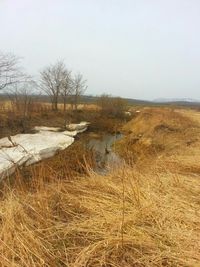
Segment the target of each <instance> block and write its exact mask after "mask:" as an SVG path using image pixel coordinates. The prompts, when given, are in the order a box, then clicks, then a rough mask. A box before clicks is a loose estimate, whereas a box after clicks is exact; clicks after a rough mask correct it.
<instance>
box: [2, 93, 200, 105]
mask: <svg viewBox="0 0 200 267" xmlns="http://www.w3.org/2000/svg"><path fill="white" fill-rule="evenodd" d="M33 98H34V99H35V100H36V101H38V102H50V98H49V96H47V95H33ZM98 98H99V96H93V95H83V96H81V99H80V102H81V103H86V104H87V103H88V104H92V103H95V102H96V101H97V100H98ZM124 99H126V100H127V101H128V103H129V104H130V105H142V106H144V105H148V106H160V105H162V106H163V105H164V106H166V105H175V106H200V101H199V100H196V99H191V98H158V99H155V100H152V101H148V100H142V99H134V98H124ZM1 100H2V101H5V100H9V96H8V95H7V94H3V93H2V94H0V101H1ZM59 102H60V103H61V102H62V100H61V99H60V101H59Z"/></svg>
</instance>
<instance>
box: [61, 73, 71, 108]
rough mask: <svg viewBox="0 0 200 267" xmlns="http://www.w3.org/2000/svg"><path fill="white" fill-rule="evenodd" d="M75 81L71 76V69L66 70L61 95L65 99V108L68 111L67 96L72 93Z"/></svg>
mask: <svg viewBox="0 0 200 267" xmlns="http://www.w3.org/2000/svg"><path fill="white" fill-rule="evenodd" d="M72 90H73V81H72V77H71V71H69V70H67V69H66V70H65V77H63V85H62V88H61V97H62V99H63V110H64V112H66V104H67V98H68V97H69V95H70V94H71V93H72Z"/></svg>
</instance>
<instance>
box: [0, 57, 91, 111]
mask: <svg viewBox="0 0 200 267" xmlns="http://www.w3.org/2000/svg"><path fill="white" fill-rule="evenodd" d="M20 63H21V58H18V57H16V56H15V55H13V54H6V53H2V52H0V90H1V91H2V90H4V92H5V90H6V92H9V93H10V97H11V100H12V101H13V102H15V103H19V101H18V100H19V98H20V97H21V98H22V97H23V100H24V102H25V103H26V105H28V103H29V102H30V95H31V94H32V92H33V91H34V90H35V88H39V89H40V90H41V91H42V92H43V93H44V94H46V95H48V96H49V98H50V101H51V105H52V110H54V111H57V110H58V102H59V100H60V99H62V103H63V109H64V111H66V105H67V103H70V104H71V107H72V109H74V110H77V107H78V103H79V100H80V96H81V95H82V94H84V92H85V91H86V89H87V84H86V80H85V79H84V78H83V76H82V74H81V73H76V74H75V75H73V73H72V71H71V70H69V69H68V68H67V67H66V65H65V63H64V61H62V60H60V61H57V62H56V63H55V64H52V65H49V66H46V67H45V68H44V69H43V70H42V71H40V78H39V81H38V82H36V81H34V80H33V79H32V77H31V76H29V75H27V74H26V73H24V71H23V69H22V67H21V65H20Z"/></svg>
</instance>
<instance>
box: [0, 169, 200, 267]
mask: <svg viewBox="0 0 200 267" xmlns="http://www.w3.org/2000/svg"><path fill="white" fill-rule="evenodd" d="M35 179H37V182H34V181H33V183H32V186H30V187H29V189H24V188H25V187H23V186H21V187H14V188H12V189H11V188H7V189H6V187H5V188H4V191H3V196H2V199H1V202H0V218H1V223H0V225H1V228H0V229H1V230H0V238H1V246H0V258H1V266H3V267H8V266H9V267H10V266H13V267H14V266H20V267H23V266H27V267H29V266H52V267H54V266H73V267H79V266H81V267H82V266H102V267H103V266H104V267H105V266H106V267H108V266H109V267H110V266H118V267H120V266H130V267H132V266H137V267H140V266H142V267H143V266H149V267H150V266H184V267H185V266H190V267H191V266H198V263H199V260H200V243H199V241H200V213H199V204H200V203H199V195H200V186H199V180H198V179H194V178H193V179H188V178H187V177H185V176H179V177H178V179H177V177H176V176H175V175H173V174H171V173H166V174H162V175H160V174H158V173H156V172H155V171H154V172H152V173H150V172H149V174H148V175H143V174H141V173H139V172H137V171H136V170H135V171H134V170H133V169H130V168H128V167H123V168H121V169H120V170H118V171H117V172H113V173H112V174H110V175H108V176H99V175H96V174H90V176H89V177H82V178H80V179H76V180H73V181H64V180H55V179H54V180H52V181H50V182H49V183H48V184H47V183H43V179H42V172H41V174H40V177H37V178H36V177H35Z"/></svg>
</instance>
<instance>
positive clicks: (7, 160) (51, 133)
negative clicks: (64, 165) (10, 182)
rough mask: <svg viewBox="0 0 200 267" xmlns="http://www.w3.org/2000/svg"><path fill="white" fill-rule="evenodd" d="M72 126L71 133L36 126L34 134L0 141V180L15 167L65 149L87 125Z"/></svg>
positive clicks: (29, 163)
mask: <svg viewBox="0 0 200 267" xmlns="http://www.w3.org/2000/svg"><path fill="white" fill-rule="evenodd" d="M72 125H73V127H71V128H70V127H69V128H70V129H72V130H71V131H69V130H68V131H63V132H61V129H60V128H56V127H44V126H37V127H35V128H34V130H36V131H38V132H37V133H35V134H17V135H15V136H12V137H9V138H8V137H5V138H2V139H0V179H2V178H4V177H5V176H8V175H10V174H12V173H13V172H14V171H15V169H16V167H17V166H21V165H26V166H28V165H31V164H33V163H36V162H38V161H41V160H43V159H46V158H49V157H52V156H54V155H55V153H56V152H57V151H58V150H63V149H65V148H67V147H68V146H70V145H71V144H72V143H73V142H74V136H76V135H77V134H78V133H79V132H83V131H85V130H86V129H87V126H88V125H89V124H88V123H86V122H84V123H80V124H72ZM83 126H84V127H83ZM69 128H68V129H69Z"/></svg>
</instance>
